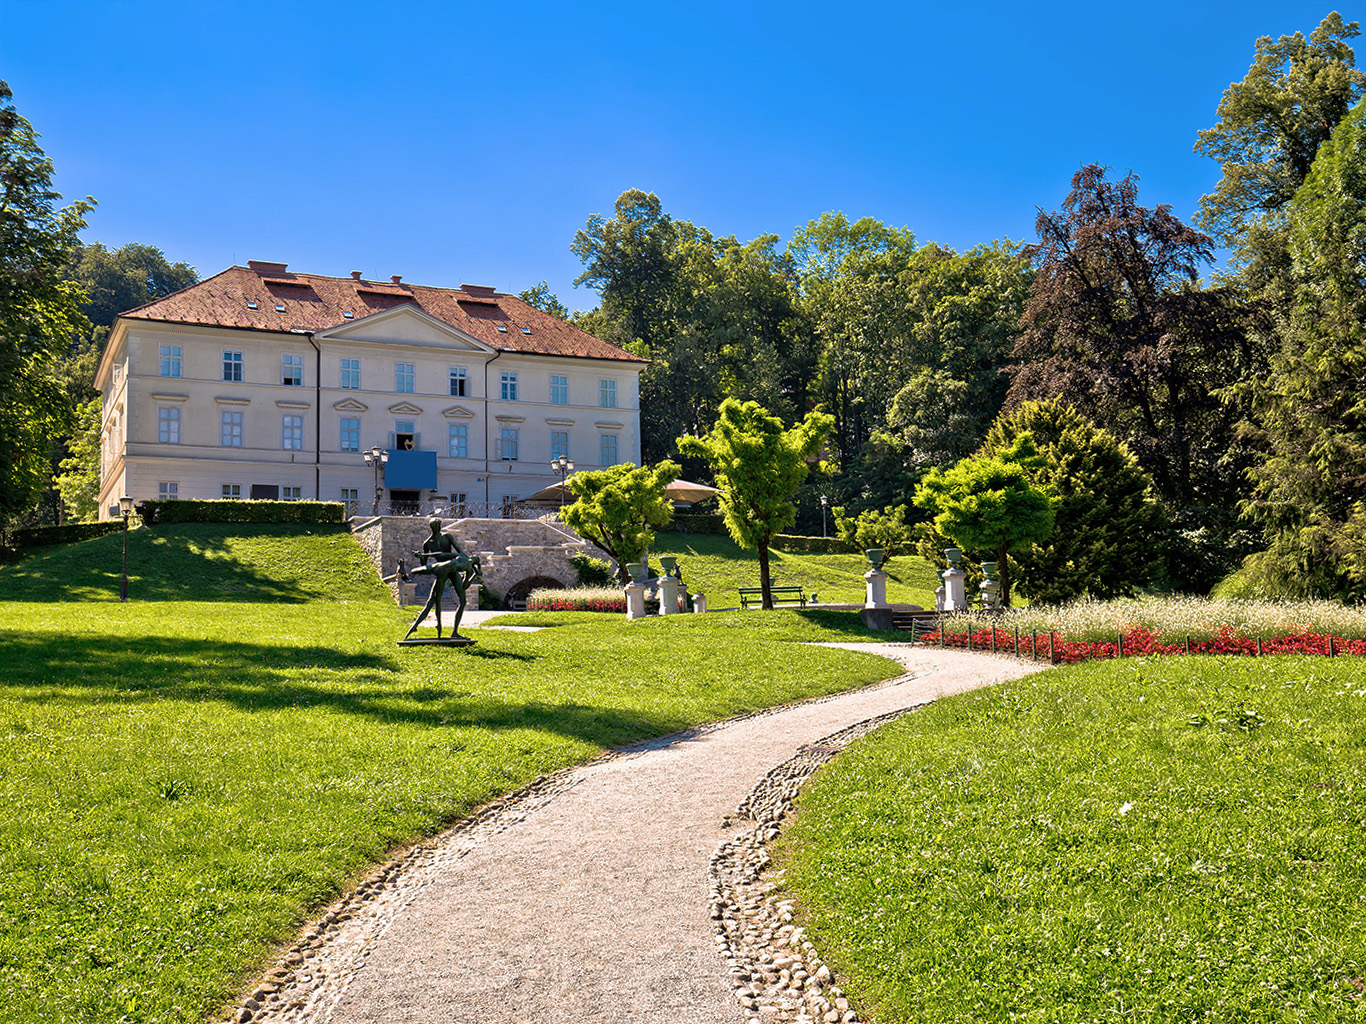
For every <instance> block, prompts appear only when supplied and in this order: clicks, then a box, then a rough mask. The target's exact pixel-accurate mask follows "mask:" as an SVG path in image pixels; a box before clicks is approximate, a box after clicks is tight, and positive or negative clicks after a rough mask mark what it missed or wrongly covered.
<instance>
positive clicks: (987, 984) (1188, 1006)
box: [780, 657, 1366, 1024]
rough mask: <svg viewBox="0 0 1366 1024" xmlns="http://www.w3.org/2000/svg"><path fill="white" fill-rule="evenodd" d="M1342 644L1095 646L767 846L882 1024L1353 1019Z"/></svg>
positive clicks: (903, 732) (1351, 817)
mask: <svg viewBox="0 0 1366 1024" xmlns="http://www.w3.org/2000/svg"><path fill="white" fill-rule="evenodd" d="M1363 835H1366V676H1363V674H1362V667H1361V662H1360V661H1359V660H1358V659H1355V658H1339V659H1337V660H1336V661H1328V660H1327V659H1323V658H1296V657H1275V658H1262V659H1256V660H1253V659H1248V658H1218V659H1215V658H1208V657H1206V658H1200V659H1189V658H1160V659H1137V660H1135V661H1133V662H1125V663H1115V662H1092V663H1088V664H1084V665H1078V666H1074V667H1070V668H1066V669H1057V670H1053V671H1049V672H1046V673H1043V674H1040V675H1037V676H1033V677H1030V678H1027V679H1022V680H1018V681H1016V682H1013V683H1009V684H1006V685H1003V686H999V687H995V688H992V689H988V690H983V691H977V692H974V693H970V694H964V695H961V696H958V697H954V698H949V699H946V700H943V701H941V702H939V703H937V704H935V705H932V706H931V707H929V708H927V709H925V710H923V711H920V712H918V713H916V714H914V715H910V716H907V717H906V718H904V719H902V720H900V721H898V722H897V723H896V724H894V725H893V726H890V727H888V728H886V729H883V730H880V731H879V732H877V733H875V734H873V735H872V736H870V737H868V738H866V739H864V740H863V741H860V742H859V743H857V744H855V745H853V746H852V747H851V748H850V750H849V751H848V752H847V753H845V754H844V755H842V756H841V757H840V758H838V759H836V760H835V761H833V762H832V763H831V764H830V765H828V766H826V767H825V768H824V769H822V771H821V772H820V773H819V774H818V775H817V776H816V778H815V779H813V780H812V782H811V783H810V784H809V785H808V787H807V788H806V789H805V790H804V792H803V793H802V796H801V799H800V803H799V812H798V815H797V818H796V821H795V823H794V825H793V826H792V827H791V828H790V829H789V830H788V831H787V832H786V834H785V836H784V840H783V843H784V846H783V849H782V851H781V853H782V856H781V858H780V859H781V860H782V861H783V862H785V863H786V864H787V867H788V870H787V874H786V883H787V887H788V888H789V889H790V894H795V895H796V897H797V899H798V901H799V905H800V906H801V907H802V908H803V912H804V915H805V917H806V919H807V923H808V925H809V927H810V930H811V932H812V934H813V936H814V939H813V941H815V942H816V943H817V945H818V946H819V947H820V948H821V950H822V954H823V955H824V956H825V957H826V959H827V960H829V961H830V962H831V963H832V964H834V965H836V966H837V968H838V972H839V973H840V974H842V975H843V980H842V981H841V984H843V985H844V987H845V988H846V989H847V990H848V991H849V992H850V993H851V994H852V995H853V996H854V998H855V999H856V1001H857V1002H858V1003H860V1004H861V1008H862V1009H863V1010H864V1011H865V1018H864V1019H867V1020H870V1021H873V1022H875V1024H892V1022H903V1021H916V1022H924V1024H940V1022H948V1021H961V1022H968V1021H1005V1020H1018V1021H1050V1022H1051V1021H1069V1022H1070V1021H1078V1022H1080V1021H1088V1022H1109V1021H1114V1022H1119V1021H1124V1022H1130V1021H1140V1022H1150V1021H1151V1022H1157V1021H1163V1022H1165V1021H1227V1022H1249V1021H1251V1022H1271V1021H1277V1022H1279V1021H1292V1020H1293V1021H1300V1020H1305V1021H1349V1020H1350V1021H1361V1020H1362V1019H1363V1018H1364V1017H1366V1003H1363V998H1362V992H1363V984H1364V983H1363V979H1366V858H1363V857H1362V842H1363Z"/></svg>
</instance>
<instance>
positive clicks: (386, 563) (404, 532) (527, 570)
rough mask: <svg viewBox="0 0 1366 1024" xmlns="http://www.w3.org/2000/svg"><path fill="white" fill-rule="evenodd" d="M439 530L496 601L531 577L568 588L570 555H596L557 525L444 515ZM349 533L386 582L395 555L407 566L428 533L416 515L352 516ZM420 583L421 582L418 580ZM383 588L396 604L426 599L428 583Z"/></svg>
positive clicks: (424, 522)
mask: <svg viewBox="0 0 1366 1024" xmlns="http://www.w3.org/2000/svg"><path fill="white" fill-rule="evenodd" d="M442 528H443V530H444V531H445V532H446V533H449V534H451V536H453V537H454V538H455V539H456V541H457V543H459V545H460V548H461V550H462V551H464V552H465V553H466V554H469V555H478V556H479V564H480V566H481V569H482V572H483V576H484V588H485V589H486V590H489V591H490V592H492V593H493V594H495V595H497V597H498V598H499V599H502V597H503V595H505V594H507V592H508V591H509V590H512V589H513V588H514V587H516V586H517V584H519V583H522V582H524V581H526V580H529V579H531V578H533V577H542V578H544V579H550V580H555V581H557V582H559V583H560V584H561V585H562V586H566V587H572V586H573V585H574V582H575V580H576V578H577V573H576V572H575V569H574V566H573V565H571V564H570V561H569V560H570V559H571V558H573V557H574V556H575V555H579V554H592V555H594V556H599V557H600V556H601V554H602V553H601V552H600V551H598V550H597V549H596V548H594V547H593V546H592V545H590V544H588V543H586V542H585V541H583V540H581V539H579V538H578V537H577V536H576V535H575V534H574V532H573V531H572V530H570V529H569V528H568V527H566V526H564V525H563V524H562V523H556V524H551V523H544V522H541V521H539V520H525V519H459V520H455V519H447V520H443V521H442ZM351 531H352V533H354V534H355V535H356V540H357V541H359V543H360V546H361V548H362V549H363V550H364V551H365V553H366V554H367V555H368V556H369V557H370V561H371V562H373V563H374V565H375V567H376V568H377V569H379V574H380V576H381V578H384V579H386V580H388V579H389V577H392V576H393V575H394V574H395V571H396V569H397V566H398V562H399V560H400V559H402V560H403V564H404V565H405V566H406V567H407V568H408V569H409V570H411V569H412V568H413V565H414V563H415V562H416V559H415V558H414V555H413V552H415V551H419V550H421V548H422V545H423V544H424V543H426V541H427V538H428V537H429V536H430V535H431V528H430V527H429V526H428V525H427V520H426V519H425V518H424V517H422V516H376V517H371V518H360V517H357V518H353V519H352V520H351ZM423 582H425V581H423ZM389 590H390V592H391V593H392V594H393V595H394V600H395V601H397V602H398V603H399V604H408V603H411V602H412V601H416V600H419V597H420V600H422V601H426V599H427V594H428V593H430V584H429V583H428V584H427V585H426V586H423V585H422V584H421V583H419V586H418V588H417V589H416V590H414V589H413V588H412V587H411V586H410V585H405V584H402V583H401V582H399V581H397V580H391V581H390V582H389Z"/></svg>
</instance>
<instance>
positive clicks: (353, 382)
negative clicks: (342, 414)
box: [339, 359, 360, 391]
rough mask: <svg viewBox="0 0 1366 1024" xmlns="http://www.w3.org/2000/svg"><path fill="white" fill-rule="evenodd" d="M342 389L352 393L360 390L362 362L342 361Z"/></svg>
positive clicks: (357, 360)
mask: <svg viewBox="0 0 1366 1024" xmlns="http://www.w3.org/2000/svg"><path fill="white" fill-rule="evenodd" d="M339 383H340V386H341V387H344V388H348V389H350V390H352V391H358V390H360V360H359V359H343V360H342V361H341V381H340V382H339Z"/></svg>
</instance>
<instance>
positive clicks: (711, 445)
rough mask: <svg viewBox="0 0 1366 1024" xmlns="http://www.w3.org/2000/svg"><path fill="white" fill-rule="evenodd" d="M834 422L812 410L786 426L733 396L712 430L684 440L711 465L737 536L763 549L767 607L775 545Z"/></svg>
mask: <svg viewBox="0 0 1366 1024" xmlns="http://www.w3.org/2000/svg"><path fill="white" fill-rule="evenodd" d="M832 425H833V420H832V418H831V417H830V416H828V415H826V414H825V413H820V412H810V413H807V414H806V416H805V417H804V418H803V419H802V421H801V422H800V423H798V424H797V425H796V426H795V427H792V428H791V429H785V428H784V427H783V422H782V420H780V419H778V418H777V417H776V416H771V415H769V413H768V411H767V410H766V409H764V408H763V407H762V406H760V405H759V403H758V402H745V403H743V404H742V403H740V402H737V401H736V400H735V399H733V398H728V399H726V400H725V401H724V402H722V403H721V408H720V410H719V411H718V416H717V420H716V425H715V426H713V427H712V429H711V431H710V433H708V434H707V435H706V436H704V437H694V436H683V437H680V438H679V439H678V449H679V451H680V452H682V453H683V454H684V455H692V456H696V457H699V458H702V459H705V460H706V461H707V462H708V463H709V464H710V466H711V469H712V472H713V474H714V475H715V478H716V486H717V488H718V489H719V490H720V494H718V495H717V500H718V502H719V503H720V506H721V512H722V514H723V515H724V517H725V522H726V529H727V530H728V531H729V532H730V535H731V537H732V538H733V539H734V540H735V542H736V543H737V544H739V545H740V546H741V547H743V548H755V549H757V550H758V552H759V586H760V588H761V589H762V599H763V607H764V608H772V607H773V594H772V592H771V590H770V587H771V578H770V574H769V563H768V549H769V544H770V543H771V542H772V540H773V537H774V535H775V534H777V533H781V532H782V531H783V530H784V529H786V528H787V527H789V526H791V525H792V523H793V522H794V521H795V519H796V516H797V507H796V505H795V504H794V503H793V500H792V498H793V495H795V494H796V493H797V487H798V486H799V485H800V484H801V482H802V481H803V480H804V479H806V474H807V472H808V466H807V461H808V460H809V459H811V458H812V457H813V456H815V455H816V453H817V452H818V451H819V450H820V446H821V442H822V441H824V440H825V437H826V435H827V434H828V433H829V432H830V428H831V426H832Z"/></svg>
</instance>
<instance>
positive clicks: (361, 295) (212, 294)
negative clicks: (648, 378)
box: [122, 260, 646, 363]
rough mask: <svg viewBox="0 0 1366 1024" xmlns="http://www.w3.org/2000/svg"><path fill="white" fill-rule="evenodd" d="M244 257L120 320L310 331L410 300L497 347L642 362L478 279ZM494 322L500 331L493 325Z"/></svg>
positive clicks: (134, 310) (552, 354) (504, 349)
mask: <svg viewBox="0 0 1366 1024" xmlns="http://www.w3.org/2000/svg"><path fill="white" fill-rule="evenodd" d="M251 264H252V265H251V266H250V267H229V268H228V269H227V270H225V271H223V272H222V273H221V274H215V275H214V276H213V277H210V278H208V279H206V280H204V281H200V282H199V283H198V284H194V285H191V286H190V287H188V288H184V289H182V290H181V291H178V292H176V293H175V294H173V295H168V296H166V297H165V298H162V299H157V300H156V301H155V302H149V303H148V304H147V305H145V306H139V307H138V308H137V309H133V310H129V311H128V312H127V313H124V314H122V315H123V317H124V318H126V319H128V320H153V321H158V322H161V323H182V324H195V325H202V326H207V327H236V328H241V329H243V330H249V331H276V332H279V331H291V330H303V331H314V332H316V331H322V330H326V329H327V328H329V327H335V326H337V325H338V324H343V323H354V322H355V320H359V319H360V318H361V317H365V316H369V315H370V314H372V313H378V312H380V311H381V310H385V309H392V308H394V307H395V306H399V305H402V304H404V303H412V304H413V305H415V306H417V307H418V308H419V309H421V310H422V311H423V312H425V313H427V314H429V315H431V316H433V317H435V318H436V319H438V320H442V321H444V322H446V323H448V324H450V325H451V326H452V327H456V328H459V329H460V330H462V331H464V332H465V333H466V334H469V335H471V336H473V337H475V338H478V339H479V340H480V341H482V342H484V344H486V345H489V346H490V347H492V348H495V349H502V350H503V351H505V352H526V353H530V354H535V355H551V356H578V357H583V358H591V359H616V360H621V361H623V362H633V363H643V362H645V361H646V360H643V359H641V358H640V357H639V356H634V355H632V354H631V353H630V352H627V351H625V350H624V349H620V348H617V347H616V346H615V345H610V344H608V343H607V342H605V341H602V340H601V339H599V338H595V337H593V336H592V335H591V334H588V333H586V332H585V331H581V330H579V329H578V328H577V327H573V326H571V325H570V324H567V323H565V322H564V321H563V320H559V319H557V318H556V317H553V316H551V315H550V314H549V313H546V312H543V311H542V310H539V309H537V308H536V307H535V306H531V305H528V304H527V303H525V302H523V301H522V300H521V299H519V298H517V297H516V296H515V295H504V294H503V293H501V292H496V291H494V290H493V289H492V288H488V287H485V286H482V285H461V286H460V287H459V288H431V287H428V286H426V285H410V284H401V283H398V282H397V281H383V282H381V281H366V280H360V279H357V278H355V277H322V276H320V275H318V274H293V273H289V272H288V270H287V269H286V265H285V264H283V263H266V262H262V261H257V260H252V261H251ZM248 302H254V303H256V308H255V309H251V308H249V307H248V305H247V303H248ZM277 306H283V307H284V311H283V312H278V311H277V310H276V307H277ZM343 312H350V313H351V314H352V316H353V318H354V319H351V320H348V319H347V318H346V317H344V316H343V315H342V314H343ZM500 325H501V326H502V327H504V328H506V333H504V332H503V331H500V330H499V329H498V328H499V326H500ZM523 328H528V329H529V330H530V333H529V334H528V333H525V332H524V331H523Z"/></svg>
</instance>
